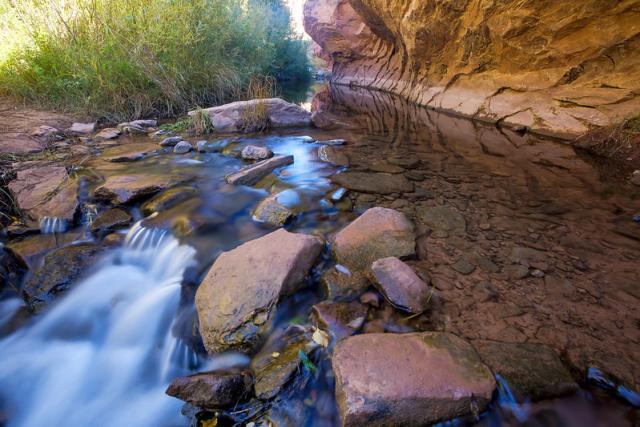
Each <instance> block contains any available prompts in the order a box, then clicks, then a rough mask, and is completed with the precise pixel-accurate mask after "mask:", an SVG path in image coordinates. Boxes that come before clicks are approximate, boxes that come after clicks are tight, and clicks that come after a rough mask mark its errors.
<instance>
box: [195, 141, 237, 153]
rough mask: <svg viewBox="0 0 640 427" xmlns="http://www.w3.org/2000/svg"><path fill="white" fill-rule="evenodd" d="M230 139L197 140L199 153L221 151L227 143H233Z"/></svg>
mask: <svg viewBox="0 0 640 427" xmlns="http://www.w3.org/2000/svg"><path fill="white" fill-rule="evenodd" d="M233 142H234V141H233V140H232V139H222V140H219V141H198V145H197V148H198V152H199V153H221V152H222V151H224V149H225V148H227V147H228V146H229V145H231V144H233Z"/></svg>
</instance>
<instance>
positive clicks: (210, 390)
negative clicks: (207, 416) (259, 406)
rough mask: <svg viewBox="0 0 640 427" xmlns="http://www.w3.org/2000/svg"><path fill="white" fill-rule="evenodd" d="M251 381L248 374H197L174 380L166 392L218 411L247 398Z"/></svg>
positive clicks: (218, 372) (242, 372)
mask: <svg viewBox="0 0 640 427" xmlns="http://www.w3.org/2000/svg"><path fill="white" fill-rule="evenodd" d="M252 382H253V379H252V376H251V373H250V372H248V371H238V372H233V371H213V372H200V373H197V374H193V375H189V376H186V377H179V378H176V379H175V380H173V381H172V382H171V384H170V385H169V387H168V388H167V391H166V393H167V394H168V395H169V396H173V397H176V398H178V399H180V400H184V401H185V402H188V403H190V404H192V405H194V406H197V407H198V408H206V409H217V408H224V407H227V406H231V405H234V404H237V403H239V402H240V401H242V400H245V399H247V398H248V397H249V396H250V394H251V385H252Z"/></svg>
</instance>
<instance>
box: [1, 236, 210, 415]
mask: <svg viewBox="0 0 640 427" xmlns="http://www.w3.org/2000/svg"><path fill="white" fill-rule="evenodd" d="M194 263H195V251H194V249H192V248H191V247H189V246H185V245H180V243H179V242H178V241H177V240H176V239H175V238H173V237H172V236H170V235H167V234H166V233H164V232H160V231H157V230H146V229H142V228H140V226H139V225H136V226H134V227H133V228H132V229H131V231H130V232H129V234H128V236H127V240H126V243H125V246H124V247H123V248H120V249H117V250H114V252H113V253H111V254H109V256H108V257H107V258H106V259H104V260H103V261H102V263H101V264H100V265H99V266H98V267H97V271H96V272H95V274H93V275H92V276H90V277H88V278H87V279H85V280H84V281H83V282H82V283H79V284H77V285H76V286H75V287H74V288H73V290H72V291H71V292H69V293H68V294H67V295H66V296H64V297H63V298H62V299H61V300H60V301H58V302H57V303H56V305H55V306H53V307H51V309H50V310H49V311H48V312H46V314H44V315H43V316H42V317H40V318H38V319H36V320H35V321H34V323H33V324H31V325H30V326H28V327H25V328H23V329H21V330H19V331H17V332H15V333H14V334H13V335H11V336H9V337H7V338H4V339H3V340H1V341H0V409H3V410H7V411H8V414H7V415H8V419H9V421H8V424H7V427H43V426H48V427H62V426H64V427H86V426H101V427H102V426H105V427H111V426H113V427H116V426H131V427H159V426H178V425H185V423H187V421H186V419H185V418H184V417H183V416H181V415H180V408H181V406H182V404H181V402H179V401H178V400H176V399H173V398H170V397H168V396H166V395H165V394H164V390H165V389H166V386H167V385H168V383H169V382H170V380H171V379H172V378H173V377H175V376H177V375H182V374H185V373H187V372H188V366H189V364H190V365H191V366H194V364H195V363H194V362H197V360H196V356H195V354H193V353H192V352H190V350H188V349H187V348H186V346H184V345H180V344H179V342H178V340H177V339H175V338H174V337H173V336H172V334H171V326H172V322H173V320H174V317H175V314H176V310H177V307H178V303H179V299H180V285H181V282H182V279H183V274H184V272H185V270H186V269H187V268H188V267H190V266H192V265H194ZM17 307H18V304H17V302H16V300H12V301H5V302H3V303H2V304H0V322H2V321H3V320H5V321H6V318H7V317H8V314H9V313H11V312H12V311H15V310H16V309H17ZM3 318H4V319H3Z"/></svg>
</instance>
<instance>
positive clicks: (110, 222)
mask: <svg viewBox="0 0 640 427" xmlns="http://www.w3.org/2000/svg"><path fill="white" fill-rule="evenodd" d="M132 219H133V218H132V217H131V215H129V213H127V212H126V211H124V210H122V209H120V208H113V209H108V210H106V211H104V212H102V213H101V214H100V215H98V217H97V218H96V219H95V221H93V222H92V223H91V231H93V232H96V231H105V230H114V229H116V228H118V227H125V226H127V225H129V223H131V220H132Z"/></svg>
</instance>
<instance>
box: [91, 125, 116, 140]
mask: <svg viewBox="0 0 640 427" xmlns="http://www.w3.org/2000/svg"><path fill="white" fill-rule="evenodd" d="M120 134H121V132H120V131H119V130H118V129H115V128H104V129H102V130H101V131H100V132H98V133H97V134H96V136H95V137H94V138H95V139H97V140H98V141H104V140H108V139H116V138H117V137H119V136H120Z"/></svg>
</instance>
